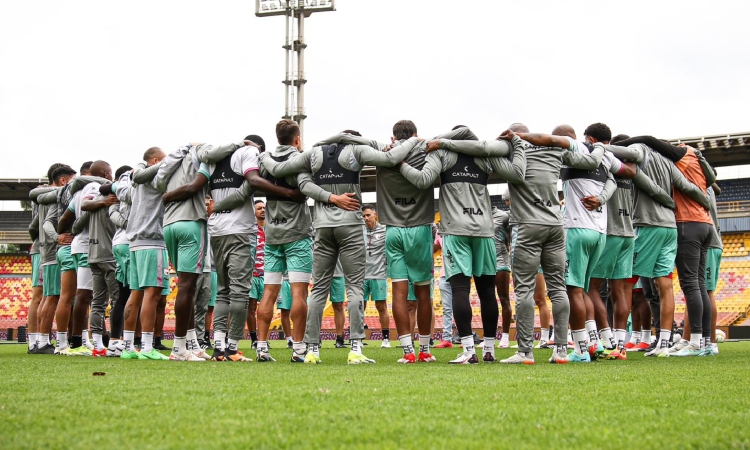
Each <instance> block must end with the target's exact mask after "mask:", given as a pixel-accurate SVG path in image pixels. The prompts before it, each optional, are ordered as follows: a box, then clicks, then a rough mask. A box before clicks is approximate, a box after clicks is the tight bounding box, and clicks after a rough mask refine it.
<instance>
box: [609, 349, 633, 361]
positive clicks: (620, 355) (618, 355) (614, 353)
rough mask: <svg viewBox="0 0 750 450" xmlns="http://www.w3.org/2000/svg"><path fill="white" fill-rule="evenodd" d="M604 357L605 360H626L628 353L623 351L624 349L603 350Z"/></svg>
mask: <svg viewBox="0 0 750 450" xmlns="http://www.w3.org/2000/svg"><path fill="white" fill-rule="evenodd" d="M604 359H606V360H607V361H613V360H616V359H619V360H620V361H627V360H628V354H627V352H626V351H625V349H622V350H618V349H614V350H609V351H607V352H604Z"/></svg>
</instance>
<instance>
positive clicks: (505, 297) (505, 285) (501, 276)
mask: <svg viewBox="0 0 750 450" xmlns="http://www.w3.org/2000/svg"><path fill="white" fill-rule="evenodd" d="M495 289H496V291H497V297H498V299H500V308H501V310H502V333H503V335H502V336H501V337H500V343H499V348H508V347H509V346H510V344H509V340H510V323H511V322H512V321H513V310H512V309H511V307H510V270H506V269H503V270H498V272H496V274H495Z"/></svg>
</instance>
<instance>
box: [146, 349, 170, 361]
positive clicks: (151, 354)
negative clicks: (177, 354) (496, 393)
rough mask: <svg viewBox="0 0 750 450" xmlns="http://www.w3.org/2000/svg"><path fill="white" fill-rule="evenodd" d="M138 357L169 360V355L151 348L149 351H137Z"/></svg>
mask: <svg viewBox="0 0 750 450" xmlns="http://www.w3.org/2000/svg"><path fill="white" fill-rule="evenodd" d="M138 359H150V360H152V361H169V356H165V355H163V354H161V353H159V350H157V349H155V348H152V349H151V351H149V352H140V353H138Z"/></svg>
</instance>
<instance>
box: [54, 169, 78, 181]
mask: <svg viewBox="0 0 750 450" xmlns="http://www.w3.org/2000/svg"><path fill="white" fill-rule="evenodd" d="M75 174H76V171H75V169H73V168H72V167H70V166H66V165H63V166H62V167H58V168H57V169H55V171H54V172H53V173H52V180H53V181H54V182H55V183H57V182H58V181H60V178H62V177H65V176H69V175H75Z"/></svg>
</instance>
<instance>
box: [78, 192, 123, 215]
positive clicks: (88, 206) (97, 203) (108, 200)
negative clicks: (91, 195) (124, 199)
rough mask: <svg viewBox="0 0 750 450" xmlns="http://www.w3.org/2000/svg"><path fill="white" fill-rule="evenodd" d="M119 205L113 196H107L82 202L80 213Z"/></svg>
mask: <svg viewBox="0 0 750 450" xmlns="http://www.w3.org/2000/svg"><path fill="white" fill-rule="evenodd" d="M117 203H120V200H117V196H115V194H109V195H108V196H106V197H104V198H102V199H100V200H84V201H82V202H81V211H96V210H97V209H102V208H109V207H110V206H112V205H115V204H117Z"/></svg>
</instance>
